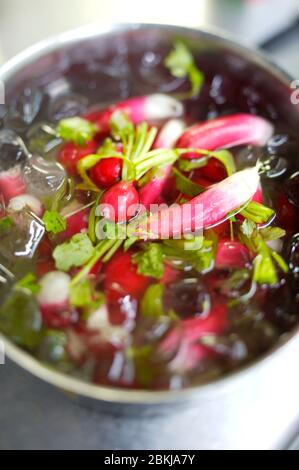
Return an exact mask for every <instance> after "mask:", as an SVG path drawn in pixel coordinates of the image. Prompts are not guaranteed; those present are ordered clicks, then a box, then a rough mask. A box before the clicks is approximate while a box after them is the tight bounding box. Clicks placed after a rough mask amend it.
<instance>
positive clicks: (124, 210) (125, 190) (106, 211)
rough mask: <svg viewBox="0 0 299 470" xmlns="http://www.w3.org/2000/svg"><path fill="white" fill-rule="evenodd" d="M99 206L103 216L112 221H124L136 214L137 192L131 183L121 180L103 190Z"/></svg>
mask: <svg viewBox="0 0 299 470" xmlns="http://www.w3.org/2000/svg"><path fill="white" fill-rule="evenodd" d="M99 207H100V212H101V214H102V215H103V216H104V217H105V218H107V219H109V220H111V221H112V222H124V221H127V220H129V219H130V218H132V217H133V216H134V215H135V214H136V212H137V210H138V208H139V194H138V192H137V190H136V188H135V186H134V184H133V183H130V182H126V181H121V182H119V183H117V184H115V185H114V186H112V188H110V189H108V191H106V192H105V194H104V195H103V197H102V200H101V204H100V206H99Z"/></svg>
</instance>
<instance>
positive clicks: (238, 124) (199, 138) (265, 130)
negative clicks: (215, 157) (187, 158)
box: [177, 114, 273, 150]
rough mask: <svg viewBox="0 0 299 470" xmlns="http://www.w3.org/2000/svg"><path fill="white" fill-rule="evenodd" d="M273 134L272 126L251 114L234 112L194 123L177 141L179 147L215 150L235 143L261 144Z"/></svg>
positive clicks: (232, 145)
mask: <svg viewBox="0 0 299 470" xmlns="http://www.w3.org/2000/svg"><path fill="white" fill-rule="evenodd" d="M272 134H273V126H272V124H270V123H269V122H268V121H266V120H265V119H263V118H261V117H258V116H253V115H252V114H235V115H232V116H225V117H220V118H215V119H211V120H210V121H207V122H204V123H200V124H195V125H194V126H192V127H190V128H189V129H187V130H186V132H184V134H183V135H182V136H181V137H180V138H179V140H178V141H177V147H179V148H199V149H201V148H202V149H205V150H215V149H219V148H228V147H234V146H236V145H249V144H250V145H257V146H263V145H265V144H266V142H267V140H269V138H270V137H271V135H272Z"/></svg>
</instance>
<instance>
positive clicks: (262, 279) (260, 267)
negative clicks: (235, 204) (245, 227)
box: [239, 231, 288, 285]
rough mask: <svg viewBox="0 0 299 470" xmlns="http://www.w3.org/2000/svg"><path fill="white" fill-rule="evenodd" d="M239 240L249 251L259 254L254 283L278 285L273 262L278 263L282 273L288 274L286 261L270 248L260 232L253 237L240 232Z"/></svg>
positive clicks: (254, 263)
mask: <svg viewBox="0 0 299 470" xmlns="http://www.w3.org/2000/svg"><path fill="white" fill-rule="evenodd" d="M239 238H240V240H241V242H242V243H244V244H245V245H246V246H247V247H248V248H249V250H251V251H253V252H254V253H257V256H256V257H255V259H254V261H253V281H255V282H257V283H259V284H268V285H274V284H276V283H277V282H278V276H277V272H276V266H275V264H274V262H273V261H275V262H276V263H277V265H278V266H279V267H280V268H281V269H282V271H284V272H288V266H287V264H286V263H285V261H284V260H283V259H282V257H281V256H280V255H279V254H278V253H276V252H275V251H274V250H272V249H271V248H270V247H268V245H267V244H266V242H265V240H264V239H263V237H262V235H261V234H260V233H259V231H255V232H254V233H253V235H251V237H247V236H246V235H244V234H243V233H242V232H240V233H239Z"/></svg>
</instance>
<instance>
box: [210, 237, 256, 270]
mask: <svg viewBox="0 0 299 470" xmlns="http://www.w3.org/2000/svg"><path fill="white" fill-rule="evenodd" d="M250 261H251V256H250V252H249V250H248V249H247V248H246V246H245V245H243V244H242V243H240V242H239V241H233V240H227V239H226V240H219V242H218V246H217V255H216V261H215V266H216V268H236V269H241V268H244V267H246V265H247V264H248V263H250Z"/></svg>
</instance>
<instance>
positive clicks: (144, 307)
mask: <svg viewBox="0 0 299 470" xmlns="http://www.w3.org/2000/svg"><path fill="white" fill-rule="evenodd" d="M163 293H164V285H163V284H152V285H151V286H149V287H148V288H147V290H146V291H145V294H144V296H143V298H142V300H141V303H140V309H141V310H140V311H141V315H142V316H144V317H162V316H164V315H165V313H164V307H163Z"/></svg>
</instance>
